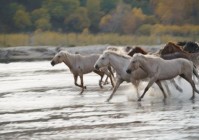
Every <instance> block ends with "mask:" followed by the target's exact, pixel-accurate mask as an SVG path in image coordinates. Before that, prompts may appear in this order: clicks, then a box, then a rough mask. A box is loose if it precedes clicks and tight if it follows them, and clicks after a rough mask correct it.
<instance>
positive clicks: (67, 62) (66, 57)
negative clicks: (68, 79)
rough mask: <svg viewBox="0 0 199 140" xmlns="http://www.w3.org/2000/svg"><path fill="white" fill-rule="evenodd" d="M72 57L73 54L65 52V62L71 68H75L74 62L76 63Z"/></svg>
mask: <svg viewBox="0 0 199 140" xmlns="http://www.w3.org/2000/svg"><path fill="white" fill-rule="evenodd" d="M72 57H73V56H72V55H71V54H69V53H68V54H65V58H64V63H65V64H66V65H67V66H68V67H69V69H70V70H71V69H73V65H72V63H74V62H73V60H72V59H71V58H72Z"/></svg>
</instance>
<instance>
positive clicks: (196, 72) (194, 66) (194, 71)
mask: <svg viewBox="0 0 199 140" xmlns="http://www.w3.org/2000/svg"><path fill="white" fill-rule="evenodd" d="M193 74H194V75H195V76H196V77H197V78H198V79H199V75H198V71H197V68H196V65H193Z"/></svg>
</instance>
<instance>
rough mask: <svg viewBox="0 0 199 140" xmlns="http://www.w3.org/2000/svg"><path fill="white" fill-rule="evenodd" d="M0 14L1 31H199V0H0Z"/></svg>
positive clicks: (146, 32)
mask: <svg viewBox="0 0 199 140" xmlns="http://www.w3.org/2000/svg"><path fill="white" fill-rule="evenodd" d="M0 15H1V16H0V33H19V32H23V33H29V32H34V31H56V32H63V33H70V32H75V33H82V32H84V33H94V34H95V33H119V34H138V35H139V34H143V35H149V34H151V32H152V31H153V29H157V28H158V29H159V30H161V31H163V28H165V27H167V28H166V30H165V29H164V31H165V32H169V31H168V30H171V32H172V33H175V31H176V33H177V35H178V34H179V33H181V30H183V28H184V26H186V27H187V26H188V28H187V30H190V29H191V28H192V27H193V29H192V30H193V32H194V31H195V34H199V28H198V26H197V24H198V23H199V0H179V1H177V0H14V1H13V0H1V1H0ZM178 26H180V27H183V28H178ZM189 28H190V29H189ZM157 32H158V31H157Z"/></svg>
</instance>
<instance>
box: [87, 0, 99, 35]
mask: <svg viewBox="0 0 199 140" xmlns="http://www.w3.org/2000/svg"><path fill="white" fill-rule="evenodd" d="M86 8H87V10H88V17H89V19H90V21H91V25H90V27H89V29H90V31H91V32H94V33H95V32H98V30H99V21H100V18H101V15H102V14H101V12H100V1H99V0H87V3H86Z"/></svg>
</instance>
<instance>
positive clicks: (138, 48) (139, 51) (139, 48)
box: [128, 46, 148, 56]
mask: <svg viewBox="0 0 199 140" xmlns="http://www.w3.org/2000/svg"><path fill="white" fill-rule="evenodd" d="M135 53H141V54H147V53H148V52H146V51H145V50H143V49H142V48H141V47H138V46H136V47H135V48H133V49H131V50H130V51H129V52H128V55H130V56H133V55H134V54H135Z"/></svg>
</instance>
